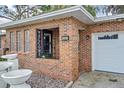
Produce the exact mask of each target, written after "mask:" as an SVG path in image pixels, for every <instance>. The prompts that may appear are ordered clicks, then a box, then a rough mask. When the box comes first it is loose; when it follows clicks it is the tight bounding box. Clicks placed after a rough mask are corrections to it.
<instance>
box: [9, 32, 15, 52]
mask: <svg viewBox="0 0 124 93" xmlns="http://www.w3.org/2000/svg"><path fill="white" fill-rule="evenodd" d="M14 38H15V37H14V32H11V33H10V50H11V51H14V49H15V47H14V44H15V39H14Z"/></svg>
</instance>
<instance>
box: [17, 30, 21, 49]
mask: <svg viewBox="0 0 124 93" xmlns="http://www.w3.org/2000/svg"><path fill="white" fill-rule="evenodd" d="M21 46H22V45H21V32H17V51H20V50H21Z"/></svg>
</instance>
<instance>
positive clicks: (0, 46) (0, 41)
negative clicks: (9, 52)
mask: <svg viewBox="0 0 124 93" xmlns="http://www.w3.org/2000/svg"><path fill="white" fill-rule="evenodd" d="M1 38H2V36H0V48H2V40H1Z"/></svg>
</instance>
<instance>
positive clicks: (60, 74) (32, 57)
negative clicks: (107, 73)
mask: <svg viewBox="0 0 124 93" xmlns="http://www.w3.org/2000/svg"><path fill="white" fill-rule="evenodd" d="M56 27H58V28H59V30H58V32H56V33H55V34H54V35H58V37H54V38H55V39H56V41H54V43H56V47H55V50H56V53H54V55H56V57H57V59H42V58H36V29H49V28H56ZM76 27H77V26H76V24H75V21H74V19H73V18H72V17H69V18H63V19H58V20H51V21H48V22H41V23H37V24H31V25H27V26H22V27H16V28H11V29H7V38H8V39H7V46H8V47H10V32H14V33H15V35H16V31H22V34H24V30H26V29H29V30H30V41H31V42H30V47H31V48H30V51H29V52H27V53H25V52H24V36H22V41H23V42H22V50H21V51H19V52H18V58H19V64H20V67H21V68H29V69H32V70H33V72H34V73H39V74H40V73H43V74H46V75H49V76H51V77H53V78H57V79H64V80H75V79H77V78H78V74H79V73H78V64H79V54H78V42H79V33H78V29H77V28H76ZM64 35H68V36H69V41H62V40H61V39H62V36H64ZM15 40H16V38H15ZM58 43H59V44H58ZM57 46H58V48H57ZM15 47H16V43H15ZM15 50H16V49H15ZM10 53H17V52H16V51H10Z"/></svg>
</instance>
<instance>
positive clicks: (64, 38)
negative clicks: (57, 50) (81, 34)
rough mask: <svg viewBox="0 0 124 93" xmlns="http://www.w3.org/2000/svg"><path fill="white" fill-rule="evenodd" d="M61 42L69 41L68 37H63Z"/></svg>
mask: <svg viewBox="0 0 124 93" xmlns="http://www.w3.org/2000/svg"><path fill="white" fill-rule="evenodd" d="M61 39H62V41H68V40H69V36H68V35H65V36H62V37H61Z"/></svg>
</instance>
